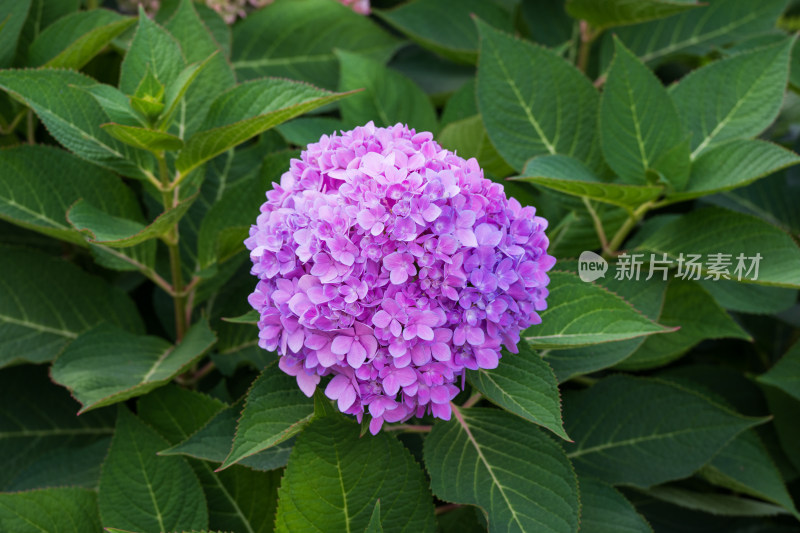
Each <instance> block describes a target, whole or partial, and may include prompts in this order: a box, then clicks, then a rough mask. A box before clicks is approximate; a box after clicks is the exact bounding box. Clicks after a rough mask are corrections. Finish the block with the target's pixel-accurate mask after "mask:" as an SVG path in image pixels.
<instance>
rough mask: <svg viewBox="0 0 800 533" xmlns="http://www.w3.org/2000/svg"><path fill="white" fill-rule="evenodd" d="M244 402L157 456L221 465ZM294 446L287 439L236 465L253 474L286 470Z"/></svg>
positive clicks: (223, 411) (240, 402)
mask: <svg viewBox="0 0 800 533" xmlns="http://www.w3.org/2000/svg"><path fill="white" fill-rule="evenodd" d="M243 405H244V401H243V400H240V401H238V402H236V404H234V405H232V406H230V407H226V408H225V409H223V410H222V411H220V412H219V413H217V415H216V416H214V417H213V418H211V419H210V420H209V421H208V423H207V424H205V425H203V426H202V427H201V428H200V429H198V430H197V431H196V432H194V433H193V434H192V435H191V436H189V437H187V438H186V439H185V440H183V441H182V442H179V443H178V444H176V445H174V446H172V447H171V448H167V449H166V450H162V451H161V452H159V453H160V454H161V455H186V456H189V457H194V458H197V459H203V460H204V461H213V462H215V463H222V462H224V461H225V458H226V457H227V456H228V454H229V453H230V452H231V445H232V444H233V439H234V436H235V435H236V421H237V420H238V418H239V415H240V413H241V412H242V406H243ZM293 446H294V439H293V438H291V439H288V440H285V441H283V442H280V443H278V444H275V445H273V446H270V447H269V448H267V449H266V450H263V451H261V452H258V453H256V454H255V455H251V456H249V457H245V458H244V459H242V460H241V461H239V464H241V465H243V466H246V467H248V468H252V469H254V470H274V469H276V468H281V467H283V466H286V462H287V461H288V460H289V453H290V452H291V451H292V447H293Z"/></svg>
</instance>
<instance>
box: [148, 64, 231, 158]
mask: <svg viewBox="0 0 800 533" xmlns="http://www.w3.org/2000/svg"><path fill="white" fill-rule="evenodd" d="M215 54H216V53H215ZM215 57H217V56H216V55H211V56H209V57H208V58H207V59H206V60H205V61H202V62H201V63H192V64H191V65H189V66H188V67H186V68H185V69H183V71H181V73H180V74H178V77H177V78H175V81H173V82H172V83H171V84H170V85H169V87H167V88H166V89H165V92H164V110H163V111H162V113H161V116H160V117H159V119H158V123H157V124H156V126H157V127H158V128H166V127H168V126H169V125H170V124H171V123H172V119H173V118H174V116H175V113H176V112H177V111H178V109H179V108H180V106H181V105H184V102H183V98H184V96H186V93H187V92H188V90H189V88H190V87H191V86H192V84H193V83H194V81H195V80H196V79H197V77H198V76H199V75H200V73H202V72H203V71H204V70H205V69H206V67H208V65H209V63H211V61H212V60H213V59H214V58H215ZM181 147H182V146H179V147H178V148H181ZM176 149H177V148H176Z"/></svg>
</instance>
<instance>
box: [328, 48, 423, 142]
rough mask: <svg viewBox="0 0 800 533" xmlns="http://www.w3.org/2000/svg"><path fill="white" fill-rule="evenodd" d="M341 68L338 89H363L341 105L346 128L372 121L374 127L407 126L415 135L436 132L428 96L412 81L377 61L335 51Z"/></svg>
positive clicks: (343, 90)
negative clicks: (412, 129) (415, 132)
mask: <svg viewBox="0 0 800 533" xmlns="http://www.w3.org/2000/svg"><path fill="white" fill-rule="evenodd" d="M336 57H337V58H338V59H339V63H340V65H341V75H340V78H339V90H340V91H342V92H346V91H353V90H357V89H360V88H364V91H363V92H360V93H358V94H355V95H353V96H351V97H350V98H348V99H346V100H344V101H343V102H342V103H341V106H340V108H341V111H342V119H343V121H344V123H345V124H346V125H348V126H350V125H352V126H357V125H361V124H366V123H367V122H369V121H370V120H373V121H375V123H376V124H375V125H376V126H394V125H395V124H397V123H398V122H402V123H403V124H407V125H408V127H409V128H414V129H416V130H417V131H418V132H421V131H431V132H432V131H436V130H437V129H438V128H437V121H436V111H435V110H434V108H433V104H431V101H430V99H429V98H428V96H427V95H426V94H425V93H424V92H422V89H420V88H419V87H418V86H417V85H416V84H415V83H414V82H413V81H411V80H409V79H408V78H406V77H405V76H403V75H402V74H400V73H398V72H395V71H393V70H390V69H388V68H386V67H384V66H383V65H381V64H380V63H378V62H377V61H373V60H371V59H368V58H366V57H364V56H362V55H359V54H353V53H349V52H344V51H341V50H340V51H337V52H336Z"/></svg>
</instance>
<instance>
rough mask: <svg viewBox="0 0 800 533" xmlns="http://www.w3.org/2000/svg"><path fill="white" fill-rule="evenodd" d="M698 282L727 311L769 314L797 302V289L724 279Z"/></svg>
mask: <svg viewBox="0 0 800 533" xmlns="http://www.w3.org/2000/svg"><path fill="white" fill-rule="evenodd" d="M699 283H700V285H702V286H703V288H704V289H705V290H707V291H708V292H710V293H711V295H712V296H713V297H714V299H715V300H716V301H717V303H719V304H720V305H721V306H722V307H724V308H725V309H727V310H729V311H738V312H740V313H753V314H757V315H771V314H773V313H778V312H780V311H785V310H786V309H788V308H790V307H792V305H794V304H795V302H797V291H796V290H792V289H784V288H782V287H766V286H763V285H753V284H750V283H737V282H736V281H728V280H724V279H720V280H716V281H714V280H708V281H705V280H703V281H700V282H699Z"/></svg>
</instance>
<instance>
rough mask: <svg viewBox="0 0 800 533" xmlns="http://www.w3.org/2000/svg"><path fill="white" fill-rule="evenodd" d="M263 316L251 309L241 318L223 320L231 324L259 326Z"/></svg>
mask: <svg viewBox="0 0 800 533" xmlns="http://www.w3.org/2000/svg"><path fill="white" fill-rule="evenodd" d="M260 318H261V315H260V314H259V312H258V311H256V310H255V309H251V310H250V311H248V312H246V313H245V314H243V315H241V316H237V317H234V318H223V319H222V320H224V321H225V322H230V323H231V324H258V321H259V319H260Z"/></svg>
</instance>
